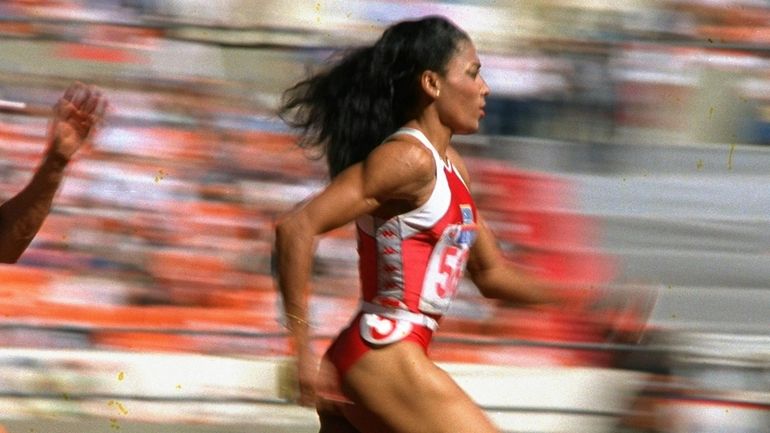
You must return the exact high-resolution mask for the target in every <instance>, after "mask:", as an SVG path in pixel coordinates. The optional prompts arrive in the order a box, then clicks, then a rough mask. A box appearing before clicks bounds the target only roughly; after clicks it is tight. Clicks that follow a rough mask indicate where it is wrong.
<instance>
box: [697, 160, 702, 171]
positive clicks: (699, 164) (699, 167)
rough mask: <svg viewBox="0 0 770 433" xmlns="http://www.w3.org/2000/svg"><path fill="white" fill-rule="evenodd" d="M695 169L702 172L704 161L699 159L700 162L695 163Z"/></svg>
mask: <svg viewBox="0 0 770 433" xmlns="http://www.w3.org/2000/svg"><path fill="white" fill-rule="evenodd" d="M695 167H696V168H697V169H698V170H702V169H703V160H702V159H699V160H698V161H697V162H696V163H695Z"/></svg>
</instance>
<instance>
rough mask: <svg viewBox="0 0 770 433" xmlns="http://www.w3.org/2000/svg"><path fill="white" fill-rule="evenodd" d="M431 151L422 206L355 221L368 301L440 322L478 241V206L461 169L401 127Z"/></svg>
mask: <svg viewBox="0 0 770 433" xmlns="http://www.w3.org/2000/svg"><path fill="white" fill-rule="evenodd" d="M400 134H408V135H411V136H413V137H415V138H417V139H418V140H419V141H420V142H421V143H422V144H423V145H424V146H425V147H427V148H428V150H430V151H431V153H432V154H433V157H434V159H435V163H436V183H435V186H434V188H433V192H432V193H431V195H430V198H429V199H428V201H426V202H425V203H424V204H423V205H422V206H420V207H418V208H416V209H413V210H411V211H409V212H406V213H404V214H400V215H397V216H394V217H392V218H390V219H387V220H386V219H381V218H377V217H374V216H371V215H364V216H362V217H360V218H358V219H357V220H356V227H357V232H358V253H359V256H360V262H359V272H360V278H361V286H362V290H363V298H364V299H363V301H364V302H370V303H371V302H376V303H380V304H381V303H383V300H384V301H385V304H388V305H390V306H396V305H398V307H399V308H403V309H407V310H409V311H411V312H414V313H424V314H428V315H431V316H434V317H438V316H441V315H443V314H444V313H446V311H447V309H448V308H449V305H450V303H451V301H452V299H453V297H454V295H455V293H456V291H457V286H458V283H459V281H460V279H461V277H462V275H463V272H464V270H465V265H466V263H467V260H468V254H469V250H470V247H471V245H472V244H473V242H474V240H475V238H476V231H477V227H476V222H477V214H476V206H475V204H474V203H473V200H472V199H471V195H470V192H469V191H468V187H467V186H466V185H465V182H464V181H463V179H462V177H461V176H460V174H459V173H458V171H457V169H456V168H455V167H454V166H453V165H452V164H451V162H449V163H445V162H444V160H442V159H441V157H440V156H439V154H438V152H437V151H436V149H435V148H434V147H433V146H432V145H431V143H430V141H428V139H427V137H425V135H424V134H423V133H422V132H421V131H419V130H417V129H412V128H401V129H399V130H398V131H397V132H396V133H394V134H393V135H392V136H395V135H400Z"/></svg>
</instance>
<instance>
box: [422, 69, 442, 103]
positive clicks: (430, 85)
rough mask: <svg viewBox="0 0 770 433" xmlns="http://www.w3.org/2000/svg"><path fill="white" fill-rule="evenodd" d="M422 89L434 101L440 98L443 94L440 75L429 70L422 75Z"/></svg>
mask: <svg viewBox="0 0 770 433" xmlns="http://www.w3.org/2000/svg"><path fill="white" fill-rule="evenodd" d="M420 87H422V91H423V92H425V94H426V95H428V96H430V97H431V98H433V99H436V98H438V96H439V95H440V94H441V86H440V84H439V75H438V74H437V73H436V72H433V71H430V70H427V71H424V72H423V73H422V75H420Z"/></svg>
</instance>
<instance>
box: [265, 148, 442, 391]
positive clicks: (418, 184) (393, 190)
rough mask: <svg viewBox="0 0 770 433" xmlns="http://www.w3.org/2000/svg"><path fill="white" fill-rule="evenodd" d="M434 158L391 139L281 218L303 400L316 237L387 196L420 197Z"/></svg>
mask: <svg viewBox="0 0 770 433" xmlns="http://www.w3.org/2000/svg"><path fill="white" fill-rule="evenodd" d="M432 158H433V157H432V156H431V155H430V154H429V153H427V151H425V150H424V149H420V148H418V147H416V146H414V144H410V143H405V142H397V141H393V142H388V143H385V144H383V145H381V146H379V147H378V148H376V149H375V150H374V151H372V153H371V154H370V155H369V157H368V158H367V160H366V161H365V162H363V163H358V164H355V165H353V166H351V167H349V168H348V169H346V170H344V171H343V172H342V173H340V174H339V175H337V177H335V178H334V179H333V181H332V182H331V183H330V184H329V185H328V186H327V187H326V188H325V189H324V190H323V191H321V192H320V193H319V194H318V195H316V196H315V197H313V198H312V199H310V200H309V201H307V202H305V203H304V204H303V205H301V206H299V207H297V208H296V209H294V210H292V211H291V212H289V213H288V214H286V215H284V216H283V217H282V218H281V219H280V220H279V221H278V223H277V225H276V231H275V234H276V240H275V247H276V251H275V253H276V257H275V259H276V271H277V283H278V287H279V289H280V292H281V296H282V298H283V305H284V312H285V315H286V322H287V327H288V329H289V332H290V333H291V336H292V342H293V344H294V349H295V353H296V355H297V362H298V368H299V371H298V375H299V381H300V403H301V404H303V405H312V404H313V403H314V400H315V396H314V390H313V386H314V376H315V357H314V355H313V353H312V351H311V349H310V335H309V326H308V325H309V324H308V297H309V295H310V279H311V271H312V263H313V244H314V241H315V236H317V235H320V234H323V233H326V232H328V231H330V230H333V229H335V228H338V227H341V226H343V225H345V224H347V223H349V222H351V221H353V220H355V219H356V218H357V217H358V216H360V215H363V214H367V213H372V212H374V211H375V210H376V209H378V208H379V207H380V205H381V203H383V202H385V201H387V200H391V199H403V200H415V201H416V200H419V197H420V195H421V194H423V193H424V191H425V185H426V184H428V185H430V182H431V180H432V179H433V175H434V173H435V166H434V165H433V164H434V163H433V159H432Z"/></svg>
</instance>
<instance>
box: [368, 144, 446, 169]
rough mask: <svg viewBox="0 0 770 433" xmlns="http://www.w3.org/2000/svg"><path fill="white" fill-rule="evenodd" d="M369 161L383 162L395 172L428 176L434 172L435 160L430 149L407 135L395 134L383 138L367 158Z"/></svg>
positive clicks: (369, 162)
mask: <svg viewBox="0 0 770 433" xmlns="http://www.w3.org/2000/svg"><path fill="white" fill-rule="evenodd" d="M371 163H377V164H384V165H385V166H388V167H391V169H392V170H393V171H395V172H399V171H408V172H410V173H412V174H419V173H422V174H424V175H426V176H427V177H429V178H432V177H433V176H434V174H435V172H436V161H435V158H434V157H433V154H432V153H431V151H430V150H429V149H428V148H427V147H425V145H423V144H422V143H420V142H419V141H418V140H417V139H415V138H412V137H409V136H395V137H391V138H389V139H387V140H385V141H384V142H383V143H382V144H380V145H379V146H377V147H376V148H375V149H374V150H373V151H372V153H371V154H370V155H369V158H367V164H371Z"/></svg>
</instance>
